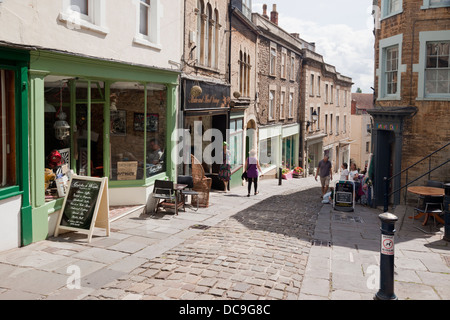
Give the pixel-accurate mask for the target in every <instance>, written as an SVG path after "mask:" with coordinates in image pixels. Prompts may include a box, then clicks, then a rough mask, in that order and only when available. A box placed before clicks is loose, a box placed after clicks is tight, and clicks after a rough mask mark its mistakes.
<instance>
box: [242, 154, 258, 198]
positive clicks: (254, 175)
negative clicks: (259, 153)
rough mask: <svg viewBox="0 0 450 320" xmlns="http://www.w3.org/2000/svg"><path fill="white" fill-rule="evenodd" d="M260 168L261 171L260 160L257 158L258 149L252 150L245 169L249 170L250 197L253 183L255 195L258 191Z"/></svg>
mask: <svg viewBox="0 0 450 320" xmlns="http://www.w3.org/2000/svg"><path fill="white" fill-rule="evenodd" d="M258 170H259V172H262V170H261V167H260V166H259V161H258V159H257V158H256V151H255V150H251V151H250V152H249V157H248V158H247V161H246V162H245V171H246V172H247V178H248V195H247V197H250V191H251V189H252V183H253V184H254V185H255V187H254V188H255V195H257V194H258V193H259V192H258V175H259V173H258Z"/></svg>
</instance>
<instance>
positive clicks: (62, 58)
mask: <svg viewBox="0 0 450 320" xmlns="http://www.w3.org/2000/svg"><path fill="white" fill-rule="evenodd" d="M30 54H31V61H32V68H33V69H36V70H49V71H51V73H52V74H55V75H70V76H72V77H80V78H85V79H91V80H101V81H104V80H105V79H114V80H115V81H133V82H155V83H161V84H168V83H172V84H174V85H177V84H178V74H179V72H177V71H173V70H163V69H151V68H148V67H145V66H136V65H129V64H125V63H121V62H111V61H106V60H99V59H92V58H86V57H81V56H73V55H67V54H63V53H56V52H49V51H40V50H36V51H32V52H31V53H30Z"/></svg>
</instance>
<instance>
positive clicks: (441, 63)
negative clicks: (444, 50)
mask: <svg viewBox="0 0 450 320" xmlns="http://www.w3.org/2000/svg"><path fill="white" fill-rule="evenodd" d="M448 67H449V65H448V55H447V56H440V57H439V58H438V68H448Z"/></svg>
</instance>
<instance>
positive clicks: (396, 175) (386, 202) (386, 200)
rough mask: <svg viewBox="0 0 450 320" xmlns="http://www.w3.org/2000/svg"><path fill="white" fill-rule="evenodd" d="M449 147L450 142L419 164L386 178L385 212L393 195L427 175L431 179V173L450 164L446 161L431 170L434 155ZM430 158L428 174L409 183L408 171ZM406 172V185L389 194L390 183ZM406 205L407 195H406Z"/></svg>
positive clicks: (449, 160)
mask: <svg viewBox="0 0 450 320" xmlns="http://www.w3.org/2000/svg"><path fill="white" fill-rule="evenodd" d="M449 145H450V142H448V143H447V144H446V145H445V146H443V147H441V148H439V149H437V150H436V151H434V152H432V153H430V154H429V155H427V156H426V157H425V158H423V159H421V160H419V161H417V162H416V163H414V164H413V165H411V166H409V167H408V168H406V169H404V170H402V171H401V172H399V173H397V174H395V175H393V176H392V177H390V178H387V177H384V188H385V192H384V212H387V211H388V210H389V197H390V196H392V195H393V194H396V193H397V192H399V191H401V190H402V189H404V188H406V187H407V186H409V185H410V184H412V183H414V182H416V181H417V180H419V179H421V178H423V177H425V176H426V175H428V177H431V172H433V171H435V170H436V169H439V168H440V167H442V166H444V165H446V164H447V163H449V162H450V159H447V161H444V162H443V163H441V164H440V165H438V166H437V167H435V168H433V169H431V157H432V156H433V155H435V154H436V153H438V152H440V151H442V150H443V149H445V148H447V147H448V146H449ZM428 158H429V159H430V162H429V167H428V169H429V170H428V172H426V173H424V174H423V175H421V176H420V177H418V178H416V179H414V180H412V181H408V170H409V169H411V168H413V167H415V166H416V165H418V164H419V163H421V162H422V161H424V160H426V159H428ZM405 172H406V181H405V184H404V185H403V186H401V187H400V188H399V189H397V190H395V191H392V192H391V193H388V190H389V182H390V181H391V180H392V179H394V178H396V177H398V176H399V175H401V174H402V173H405ZM405 203H406V193H405Z"/></svg>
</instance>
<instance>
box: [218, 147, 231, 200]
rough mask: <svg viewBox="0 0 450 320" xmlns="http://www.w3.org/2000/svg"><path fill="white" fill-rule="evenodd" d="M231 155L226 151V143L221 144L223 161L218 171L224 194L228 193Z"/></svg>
mask: <svg viewBox="0 0 450 320" xmlns="http://www.w3.org/2000/svg"><path fill="white" fill-rule="evenodd" d="M230 163H231V153H230V151H229V150H228V143H226V142H224V143H223V161H222V164H221V165H220V169H219V179H220V180H222V181H223V184H224V186H225V192H228V190H230V189H229V187H230V185H229V182H230V180H231V164H230Z"/></svg>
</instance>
